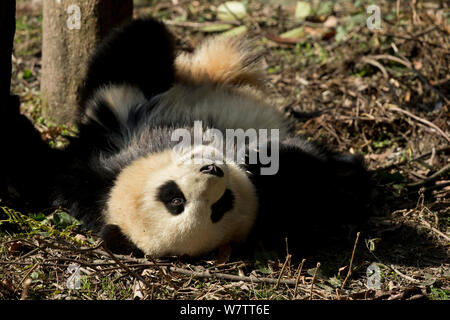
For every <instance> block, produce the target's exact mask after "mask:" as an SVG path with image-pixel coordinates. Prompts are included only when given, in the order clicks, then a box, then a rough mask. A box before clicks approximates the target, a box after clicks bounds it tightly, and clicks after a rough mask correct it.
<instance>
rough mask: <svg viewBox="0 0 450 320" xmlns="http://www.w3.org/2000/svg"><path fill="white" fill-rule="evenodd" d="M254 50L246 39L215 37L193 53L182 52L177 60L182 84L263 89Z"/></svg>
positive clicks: (257, 56)
mask: <svg viewBox="0 0 450 320" xmlns="http://www.w3.org/2000/svg"><path fill="white" fill-rule="evenodd" d="M259 56H260V55H259V54H258V52H257V50H256V49H255V47H252V45H251V43H250V42H249V41H248V40H246V39H245V38H243V37H220V36H219V37H213V38H210V39H207V40H206V41H204V42H203V43H202V44H201V45H200V46H199V47H198V48H197V49H196V50H195V52H194V53H193V54H188V53H182V54H180V55H179V56H178V57H177V58H176V60H175V65H176V74H177V79H178V80H180V81H186V82H193V83H196V84H198V83H202V82H205V81H209V82H213V83H215V84H230V85H251V86H254V87H263V85H264V76H263V72H262V68H261V64H260V61H259Z"/></svg>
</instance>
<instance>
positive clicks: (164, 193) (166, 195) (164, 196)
mask: <svg viewBox="0 0 450 320" xmlns="http://www.w3.org/2000/svg"><path fill="white" fill-rule="evenodd" d="M156 198H157V200H158V201H161V202H162V203H164V205H165V207H166V208H167V210H168V211H169V212H170V213H171V214H173V215H177V214H180V213H182V212H183V211H184V204H185V203H186V198H185V197H184V194H183V191H181V189H180V187H178V185H177V183H176V182H175V181H173V180H170V181H167V182H166V183H164V184H163V185H161V186H160V187H159V189H158V194H157V196H156Z"/></svg>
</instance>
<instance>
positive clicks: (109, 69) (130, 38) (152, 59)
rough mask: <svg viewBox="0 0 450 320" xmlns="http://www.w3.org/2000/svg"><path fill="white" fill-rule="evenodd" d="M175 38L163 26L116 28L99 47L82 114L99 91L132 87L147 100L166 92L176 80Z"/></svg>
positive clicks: (140, 22) (144, 22) (150, 22)
mask: <svg viewBox="0 0 450 320" xmlns="http://www.w3.org/2000/svg"><path fill="white" fill-rule="evenodd" d="M174 59H175V51H174V39H173V36H172V34H171V33H170V32H169V31H168V30H167V29H166V27H165V26H164V24H163V23H161V22H159V21H157V20H154V19H150V18H146V19H136V20H133V21H132V22H131V23H130V22H128V23H126V24H124V25H123V26H121V27H118V28H116V29H114V30H113V31H112V32H111V33H110V34H109V35H108V36H107V37H106V38H105V39H104V40H103V41H102V42H101V43H100V44H99V45H98V46H97V48H96V50H95V52H94V54H93V55H92V56H91V58H90V61H89V63H88V68H87V70H88V71H87V74H86V77H85V83H84V86H83V88H82V89H81V92H80V99H79V104H80V106H81V110H80V112H81V113H82V112H83V111H84V108H85V105H86V102H87V101H88V100H89V98H91V97H92V94H93V93H94V92H95V90H97V89H98V88H100V87H102V86H104V85H108V84H129V85H132V86H135V87H137V88H139V89H140V90H141V91H142V92H143V93H144V95H145V96H146V97H147V98H150V97H152V96H154V95H155V94H158V93H161V92H164V91H166V90H167V89H168V88H169V87H170V86H171V85H172V83H173V80H174Z"/></svg>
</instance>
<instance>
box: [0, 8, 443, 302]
mask: <svg viewBox="0 0 450 320" xmlns="http://www.w3.org/2000/svg"><path fill="white" fill-rule="evenodd" d="M17 3H18V4H17V32H16V40H15V50H14V57H13V64H14V65H13V92H14V94H17V95H19V96H20V99H21V103H22V105H21V109H22V112H23V113H24V114H26V115H27V116H29V118H30V119H32V121H33V123H34V124H35V126H36V128H38V130H39V131H40V132H41V135H42V137H43V139H45V140H46V141H48V143H50V144H51V145H52V146H54V147H56V148H59V147H62V146H64V144H65V143H66V139H65V137H66V136H68V135H72V134H74V128H71V127H70V126H55V125H54V124H52V123H51V122H49V121H48V120H46V119H43V118H42V117H41V116H40V93H39V81H40V70H41V64H40V61H41V47H40V46H41V22H42V14H41V10H40V6H39V1H25V0H22V1H17ZM149 3H150V1H145V0H142V1H137V4H136V6H135V16H146V15H152V16H155V17H158V18H160V19H163V20H164V21H166V23H167V24H168V25H169V26H170V29H171V30H172V31H173V32H174V34H175V35H176V37H177V45H178V48H179V49H180V50H192V49H193V48H195V47H196V45H197V44H198V43H199V41H201V40H202V39H204V38H205V37H207V36H209V35H212V34H217V33H224V32H228V33H243V32H244V33H246V34H247V35H249V36H250V37H252V38H254V40H255V41H256V42H257V44H258V46H260V47H261V50H263V52H264V54H263V63H264V65H265V68H266V72H267V78H268V88H267V89H268V91H269V93H270V95H271V97H272V99H273V101H274V103H276V105H277V106H279V107H280V108H282V109H283V110H284V111H285V112H286V113H287V114H288V115H289V116H290V117H292V118H294V119H296V120H297V127H296V130H297V133H298V134H303V135H307V136H309V137H311V139H312V140H316V141H320V142H322V143H325V144H327V145H329V146H330V147H332V148H333V149H335V150H340V151H345V152H351V153H362V154H363V155H364V158H365V161H366V164H367V167H368V168H369V169H370V171H371V174H372V176H373V179H374V180H375V181H376V183H377V189H378V190H379V192H380V193H381V194H383V201H382V202H381V201H380V202H379V203H377V205H376V208H375V209H374V211H375V212H374V215H373V218H371V220H370V221H369V223H368V224H367V225H366V226H364V228H362V229H361V230H359V231H361V233H360V236H359V237H358V238H356V239H352V241H351V243H350V245H348V246H347V247H344V248H342V247H341V248H339V250H335V249H334V248H328V250H326V249H324V250H320V251H319V252H316V253H314V254H308V255H307V256H290V255H289V254H287V255H286V257H285V258H283V259H269V260H259V259H256V260H251V261H241V260H239V261H236V260H233V259H231V260H229V261H228V262H226V263H224V264H217V263H215V262H214V261H213V259H209V258H208V259H202V260H197V261H184V260H183V259H178V258H172V259H157V260H152V259H135V258H132V257H128V256H114V255H112V254H110V253H109V252H107V251H106V250H105V248H104V247H102V246H101V245H100V244H99V243H100V242H99V238H98V237H97V236H96V235H94V234H91V233H89V232H84V231H82V230H81V229H80V227H79V226H78V225H77V223H76V222H75V221H73V220H71V219H70V218H69V216H68V215H67V214H66V213H64V212H61V211H56V212H53V213H51V215H50V216H49V217H45V216H44V214H42V213H29V212H24V211H21V210H19V209H18V207H14V205H13V203H14V201H13V200H11V201H9V200H8V199H0V242H1V244H0V299H89V300H92V299H94V300H95V299H208V300H212V299H258V300H259V299H268V300H279V299H286V300H290V299H320V300H335V299H345V300H359V299H371V300H372V299H375V300H385V299H387V300H397V299H402V300H405V299H439V300H442V299H444V300H448V299H450V259H449V244H450V230H449V227H450V211H449V207H450V206H449V204H450V199H449V195H450V174H449V172H450V156H449V155H450V109H449V108H450V104H449V101H450V95H449V92H450V23H449V22H450V10H449V5H448V3H447V2H446V1H419V0H417V1H384V0H376V1H354V2H353V1H310V2H309V3H312V5H311V8H309V9H310V10H309V11H308V9H305V8H304V7H303V9H302V10H300V9H299V10H297V11H298V12H297V15H302V14H303V16H306V18H305V19H299V18H297V19H296V18H295V12H296V3H297V2H296V1H289V0H265V1H245V4H246V14H245V15H243V16H242V17H241V16H236V14H234V18H235V20H234V21H233V22H232V23H227V24H225V23H224V22H223V21H220V20H219V19H218V15H217V9H218V6H219V5H220V4H221V3H222V1H216V0H213V1H205V0H196V1H185V0H174V1H155V2H154V3H153V5H150V4H149ZM243 3H244V2H243ZM369 4H375V5H377V6H378V7H379V8H381V17H380V18H381V20H380V21H381V26H380V28H379V29H374V28H368V25H367V21H368V19H369V18H370V17H372V14H371V13H367V11H366V9H367V7H368V5H369ZM297 8H298V7H297ZM232 12H233V11H232ZM370 21H374V20H370ZM45 213H46V214H48V213H49V212H45ZM299 228H307V226H300V227H299ZM71 265H74V266H75V267H74V268H75V269H76V270H77V272H79V276H80V277H79V278H80V281H81V282H80V283H79V286H76V289H74V288H73V287H72V288H71V286H70V285H69V282H68V279H69V276H70V275H71V273H70V270H69V269H70V268H69V266H71ZM72 275H75V273H73V274H72ZM72 284H73V283H72Z"/></svg>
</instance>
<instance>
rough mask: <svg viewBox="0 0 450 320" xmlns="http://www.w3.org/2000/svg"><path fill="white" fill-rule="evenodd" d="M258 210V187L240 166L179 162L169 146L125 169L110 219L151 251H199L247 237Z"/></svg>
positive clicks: (110, 205)
mask: <svg viewBox="0 0 450 320" xmlns="http://www.w3.org/2000/svg"><path fill="white" fill-rule="evenodd" d="M256 210H257V200H256V194H255V191H254V187H253V185H252V184H251V182H250V180H249V179H248V177H247V175H246V173H245V172H244V171H243V170H242V169H241V168H239V167H238V166H237V165H235V164H228V163H227V164H223V163H217V162H215V161H214V160H205V161H203V162H202V163H192V162H189V161H187V162H186V161H174V158H173V155H171V154H170V151H168V152H163V153H160V154H155V155H151V156H149V157H147V158H144V159H141V160H138V161H135V163H133V164H132V165H130V166H129V167H128V168H126V169H124V171H123V172H122V173H121V174H120V175H119V177H118V179H117V181H116V184H115V186H114V188H113V190H112V192H111V195H110V199H109V202H108V210H107V213H106V218H107V219H106V220H107V223H110V224H116V225H118V226H119V227H120V228H121V230H122V232H123V233H124V234H125V235H126V236H127V237H129V238H130V240H131V241H132V242H133V243H134V244H135V245H136V246H137V247H138V248H139V249H141V250H142V251H143V252H144V253H146V254H149V255H151V256H154V257H159V256H164V255H183V254H186V255H190V256H196V255H200V254H202V253H206V252H208V251H211V250H213V249H216V248H218V247H219V246H221V245H225V244H227V243H229V242H233V241H242V240H244V239H245V237H246V235H247V233H248V232H249V230H250V228H251V226H252V225H253V222H254V219H255V215H256Z"/></svg>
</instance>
